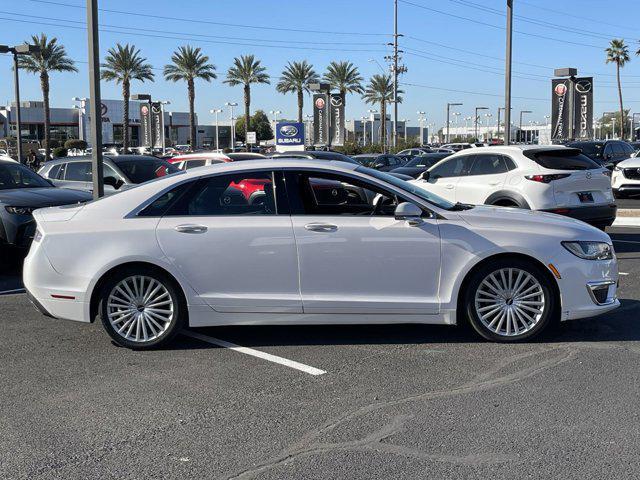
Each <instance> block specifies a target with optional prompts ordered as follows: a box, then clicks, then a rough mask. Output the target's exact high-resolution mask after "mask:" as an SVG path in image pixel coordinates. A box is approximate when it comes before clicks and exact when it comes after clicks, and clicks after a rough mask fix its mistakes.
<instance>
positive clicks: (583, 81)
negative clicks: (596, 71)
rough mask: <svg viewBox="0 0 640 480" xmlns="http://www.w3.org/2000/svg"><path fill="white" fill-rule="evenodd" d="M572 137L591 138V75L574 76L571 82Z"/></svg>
mask: <svg viewBox="0 0 640 480" xmlns="http://www.w3.org/2000/svg"><path fill="white" fill-rule="evenodd" d="M573 90H574V93H573V104H574V108H573V111H574V121H573V125H574V126H575V127H574V137H575V138H576V139H580V140H590V139H592V138H593V77H582V78H576V79H575V82H574V84H573Z"/></svg>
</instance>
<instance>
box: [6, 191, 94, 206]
mask: <svg viewBox="0 0 640 480" xmlns="http://www.w3.org/2000/svg"><path fill="white" fill-rule="evenodd" d="M89 200H91V194H89V193H87V192H82V191H80V190H71V189H70V188H56V187H43V188H15V189H11V190H0V203H2V204H4V205H10V206H13V207H34V208H42V207H53V206H57V205H68V204H71V203H78V202H86V201H89Z"/></svg>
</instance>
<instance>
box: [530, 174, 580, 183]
mask: <svg viewBox="0 0 640 480" xmlns="http://www.w3.org/2000/svg"><path fill="white" fill-rule="evenodd" d="M570 176H571V174H570V173H554V174H551V175H526V176H525V177H524V178H526V179H527V180H531V181H532V182H539V183H551V182H553V181H554V180H560V179H561V178H567V177H570Z"/></svg>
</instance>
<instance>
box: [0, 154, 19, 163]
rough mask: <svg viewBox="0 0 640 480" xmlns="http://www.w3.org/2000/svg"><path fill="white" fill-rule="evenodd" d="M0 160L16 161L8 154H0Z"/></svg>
mask: <svg viewBox="0 0 640 480" xmlns="http://www.w3.org/2000/svg"><path fill="white" fill-rule="evenodd" d="M0 160H6V161H8V162H17V160H16V159H15V158H12V157H10V156H9V155H0Z"/></svg>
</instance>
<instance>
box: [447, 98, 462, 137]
mask: <svg viewBox="0 0 640 480" xmlns="http://www.w3.org/2000/svg"><path fill="white" fill-rule="evenodd" d="M460 105H462V104H461V103H447V136H446V139H447V143H449V115H450V112H451V107H458V106H460Z"/></svg>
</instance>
